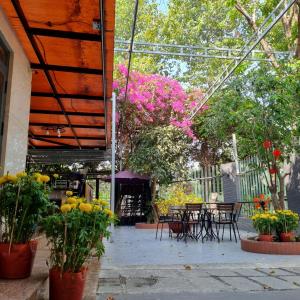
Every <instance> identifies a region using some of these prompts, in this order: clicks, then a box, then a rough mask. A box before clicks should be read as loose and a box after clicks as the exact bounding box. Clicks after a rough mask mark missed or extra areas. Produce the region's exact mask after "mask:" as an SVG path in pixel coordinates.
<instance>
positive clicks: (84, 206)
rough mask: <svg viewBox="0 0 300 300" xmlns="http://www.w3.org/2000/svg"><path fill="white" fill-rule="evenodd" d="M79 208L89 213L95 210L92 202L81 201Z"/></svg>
mask: <svg viewBox="0 0 300 300" xmlns="http://www.w3.org/2000/svg"><path fill="white" fill-rule="evenodd" d="M79 209H80V210H81V211H82V212H86V213H89V212H91V211H92V210H93V206H92V204H90V203H80V204H79Z"/></svg>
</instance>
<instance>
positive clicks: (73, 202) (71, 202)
mask: <svg viewBox="0 0 300 300" xmlns="http://www.w3.org/2000/svg"><path fill="white" fill-rule="evenodd" d="M67 193H68V192H67ZM67 193H66V194H67ZM68 194H69V195H71V193H68ZM72 194H73V193H72ZM107 206H108V202H107V201H104V200H101V199H94V200H93V202H92V203H87V201H86V199H84V198H80V197H76V196H70V197H68V198H67V200H66V203H65V204H63V205H62V206H61V207H60V210H61V212H62V213H67V212H69V211H71V210H72V209H79V210H80V211H82V212H85V213H90V212H93V211H103V212H104V213H105V214H106V215H108V216H109V217H112V216H113V212H112V211H111V210H109V209H107V208H106V207H107Z"/></svg>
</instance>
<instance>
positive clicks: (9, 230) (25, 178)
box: [0, 172, 50, 279]
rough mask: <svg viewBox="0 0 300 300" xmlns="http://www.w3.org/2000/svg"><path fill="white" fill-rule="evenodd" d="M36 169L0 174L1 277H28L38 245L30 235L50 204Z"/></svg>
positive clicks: (44, 176) (41, 177) (44, 180)
mask: <svg viewBox="0 0 300 300" xmlns="http://www.w3.org/2000/svg"><path fill="white" fill-rule="evenodd" d="M49 180H50V178H49V177H48V176H47V175H42V174H39V173H36V174H32V175H27V174H26V173H25V172H21V173H18V174H16V175H11V174H7V175H5V176H2V177H1V178H0V228H1V234H0V278H5V279H20V278H26V277H29V276H30V274H31V269H32V265H33V261H34V257H35V252H36V248H37V241H36V240H32V237H33V235H34V233H35V232H36V229H37V224H38V222H39V221H40V219H41V218H42V216H43V214H44V213H46V211H47V210H48V208H49V206H50V202H49V199H48V187H47V185H46V182H48V181H49Z"/></svg>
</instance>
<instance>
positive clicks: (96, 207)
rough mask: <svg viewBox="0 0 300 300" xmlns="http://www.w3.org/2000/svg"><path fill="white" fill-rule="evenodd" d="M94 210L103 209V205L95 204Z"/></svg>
mask: <svg viewBox="0 0 300 300" xmlns="http://www.w3.org/2000/svg"><path fill="white" fill-rule="evenodd" d="M93 210H94V211H100V210H102V208H101V206H99V205H94V206H93Z"/></svg>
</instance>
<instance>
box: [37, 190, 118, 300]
mask: <svg viewBox="0 0 300 300" xmlns="http://www.w3.org/2000/svg"><path fill="white" fill-rule="evenodd" d="M68 195H69V197H68V198H67V201H66V203H64V204H62V206H61V207H60V211H59V212H57V213H55V214H53V215H51V216H48V217H46V218H45V219H44V221H43V223H42V224H43V225H42V227H43V229H44V231H45V233H46V237H47V238H48V241H49V244H50V260H49V263H50V264H49V265H50V270H49V294H50V300H66V299H72V300H80V299H82V296H83V290H84V284H85V278H86V273H87V267H86V265H85V263H86V262H87V259H88V258H89V257H90V256H91V254H92V252H93V251H94V252H95V254H96V255H97V257H98V258H100V256H101V255H102V254H103V253H104V245H103V242H102V237H108V236H109V231H108V226H109V225H110V224H111V222H113V221H114V216H113V214H112V212H111V211H110V210H109V209H107V208H106V206H107V203H106V202H105V203H104V201H102V200H95V201H93V203H87V202H86V200H85V199H84V198H78V197H73V196H72V195H70V193H68Z"/></svg>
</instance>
